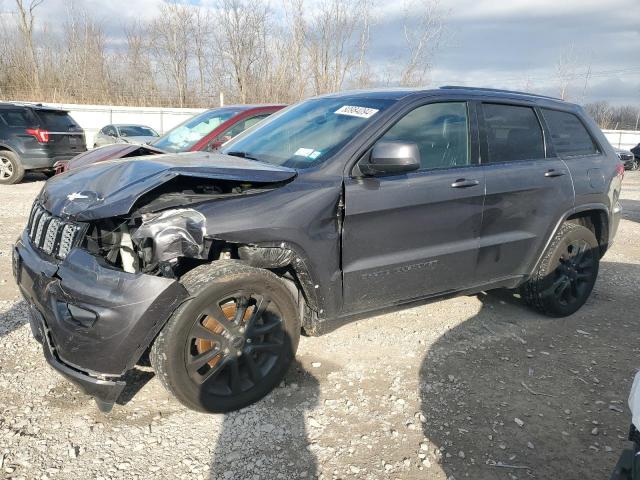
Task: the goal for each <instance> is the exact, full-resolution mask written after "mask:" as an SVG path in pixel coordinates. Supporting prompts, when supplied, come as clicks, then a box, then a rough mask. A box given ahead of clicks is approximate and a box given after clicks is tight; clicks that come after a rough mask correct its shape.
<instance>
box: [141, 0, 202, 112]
mask: <svg viewBox="0 0 640 480" xmlns="http://www.w3.org/2000/svg"><path fill="white" fill-rule="evenodd" d="M193 25H194V14H193V10H192V7H190V6H188V5H183V4H179V3H165V4H163V5H162V6H161V7H160V12H159V16H158V17H157V18H156V19H154V20H153V21H152V22H151V25H150V27H149V35H150V40H151V42H150V52H151V56H152V59H153V62H154V63H155V64H156V66H157V67H158V70H159V71H160V72H161V74H162V75H164V76H165V78H166V80H167V81H168V83H169V84H170V85H171V86H172V87H173V88H174V89H175V94H176V100H177V101H178V106H180V107H183V106H185V104H186V102H187V92H188V90H189V69H190V66H191V61H192V59H193V53H192V51H193V38H194V30H193Z"/></svg>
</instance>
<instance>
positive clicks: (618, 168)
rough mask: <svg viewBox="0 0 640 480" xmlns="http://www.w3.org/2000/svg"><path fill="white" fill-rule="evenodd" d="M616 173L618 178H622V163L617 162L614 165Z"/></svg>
mask: <svg viewBox="0 0 640 480" xmlns="http://www.w3.org/2000/svg"><path fill="white" fill-rule="evenodd" d="M616 175H618V176H619V177H620V178H624V163H622V162H618V164H617V165H616Z"/></svg>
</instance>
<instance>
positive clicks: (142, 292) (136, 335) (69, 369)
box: [13, 234, 188, 410]
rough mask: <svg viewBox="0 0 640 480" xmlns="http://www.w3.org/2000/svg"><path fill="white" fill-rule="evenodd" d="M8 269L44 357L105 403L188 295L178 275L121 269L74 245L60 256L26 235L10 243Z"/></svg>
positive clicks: (114, 396)
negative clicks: (47, 253)
mask: <svg viewBox="0 0 640 480" xmlns="http://www.w3.org/2000/svg"><path fill="white" fill-rule="evenodd" d="M13 273H14V276H15V278H16V283H17V284H18V286H19V287H20V291H21V293H22V295H23V297H24V298H25V300H26V301H27V303H28V305H29V308H30V310H31V312H32V314H31V317H32V318H31V327H32V331H33V333H34V337H35V338H36V339H37V340H38V341H39V342H40V343H42V346H43V350H44V355H45V358H46V359H47V361H48V362H49V364H50V365H51V366H52V367H53V368H55V369H56V370H57V371H58V372H60V373H61V374H62V375H64V376H65V377H67V378H68V379H69V380H71V381H73V382H74V383H76V384H78V385H79V386H80V387H81V388H82V389H83V390H84V391H85V392H86V393H88V394H89V395H92V396H94V397H95V398H96V400H97V401H98V405H99V406H100V408H101V409H103V410H109V409H110V408H111V406H112V405H113V403H114V402H115V401H116V399H117V398H118V396H119V395H120V392H121V391H122V389H123V388H124V386H125V383H124V381H122V376H123V375H124V373H125V372H126V371H127V370H129V369H131V368H133V366H134V365H135V364H136V362H137V361H138V360H139V358H140V357H141V355H142V353H143V352H144V351H145V349H146V348H147V347H148V346H149V344H150V343H151V341H152V340H153V338H154V337H155V336H156V335H157V333H158V332H159V331H160V329H161V328H162V326H163V325H164V323H165V322H166V320H167V319H168V318H169V316H170V315H171V314H172V313H173V311H174V310H175V308H176V307H177V306H178V305H179V304H180V303H181V302H182V301H184V300H185V299H186V298H187V295H188V294H187V291H186V290H185V289H184V287H182V285H180V284H179V283H178V282H177V281H175V280H171V279H167V278H162V277H156V276H152V275H146V274H141V273H135V274H134V273H126V272H123V271H120V270H117V269H114V268H111V267H109V266H108V265H107V264H106V263H105V262H104V261H103V260H102V259H100V258H98V257H95V256H93V255H91V254H89V253H88V252H86V251H84V250H82V249H79V248H76V249H73V250H72V251H71V252H70V253H69V255H68V256H67V258H66V259H65V260H64V261H62V262H59V263H56V262H54V261H53V259H50V258H47V257H46V256H45V255H44V254H42V253H40V252H39V251H37V250H36V249H34V248H33V247H32V245H31V243H30V240H29V238H28V236H27V235H25V234H23V236H22V237H21V238H20V239H19V240H18V242H17V243H16V245H15V248H14V251H13Z"/></svg>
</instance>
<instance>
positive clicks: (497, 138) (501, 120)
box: [482, 103, 544, 163]
mask: <svg viewBox="0 0 640 480" xmlns="http://www.w3.org/2000/svg"><path fill="white" fill-rule="evenodd" d="M482 110H483V115H484V121H485V125H486V130H487V146H488V149H489V152H488V153H489V158H488V159H487V160H488V163H497V162H513V161H516V160H532V159H536V158H544V139H543V136H542V128H541V127H540V123H539V122H538V117H537V116H536V113H535V112H534V110H533V108H530V107H520V106H514V105H499V104H493V103H485V104H483V105H482Z"/></svg>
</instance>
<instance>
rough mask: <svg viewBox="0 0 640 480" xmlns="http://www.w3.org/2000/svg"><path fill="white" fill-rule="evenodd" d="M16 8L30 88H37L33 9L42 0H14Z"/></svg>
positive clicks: (37, 73) (38, 82)
mask: <svg viewBox="0 0 640 480" xmlns="http://www.w3.org/2000/svg"><path fill="white" fill-rule="evenodd" d="M15 2H16V7H17V8H18V26H19V29H20V34H21V37H22V42H23V44H24V46H25V49H26V54H27V59H28V62H27V68H28V69H29V73H30V75H28V76H27V77H28V78H29V77H30V83H31V88H32V90H36V91H37V90H39V88H40V76H39V72H38V56H37V53H36V47H35V41H34V28H35V20H36V16H35V11H36V9H37V8H38V7H39V6H40V5H42V3H43V2H44V0H15Z"/></svg>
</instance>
